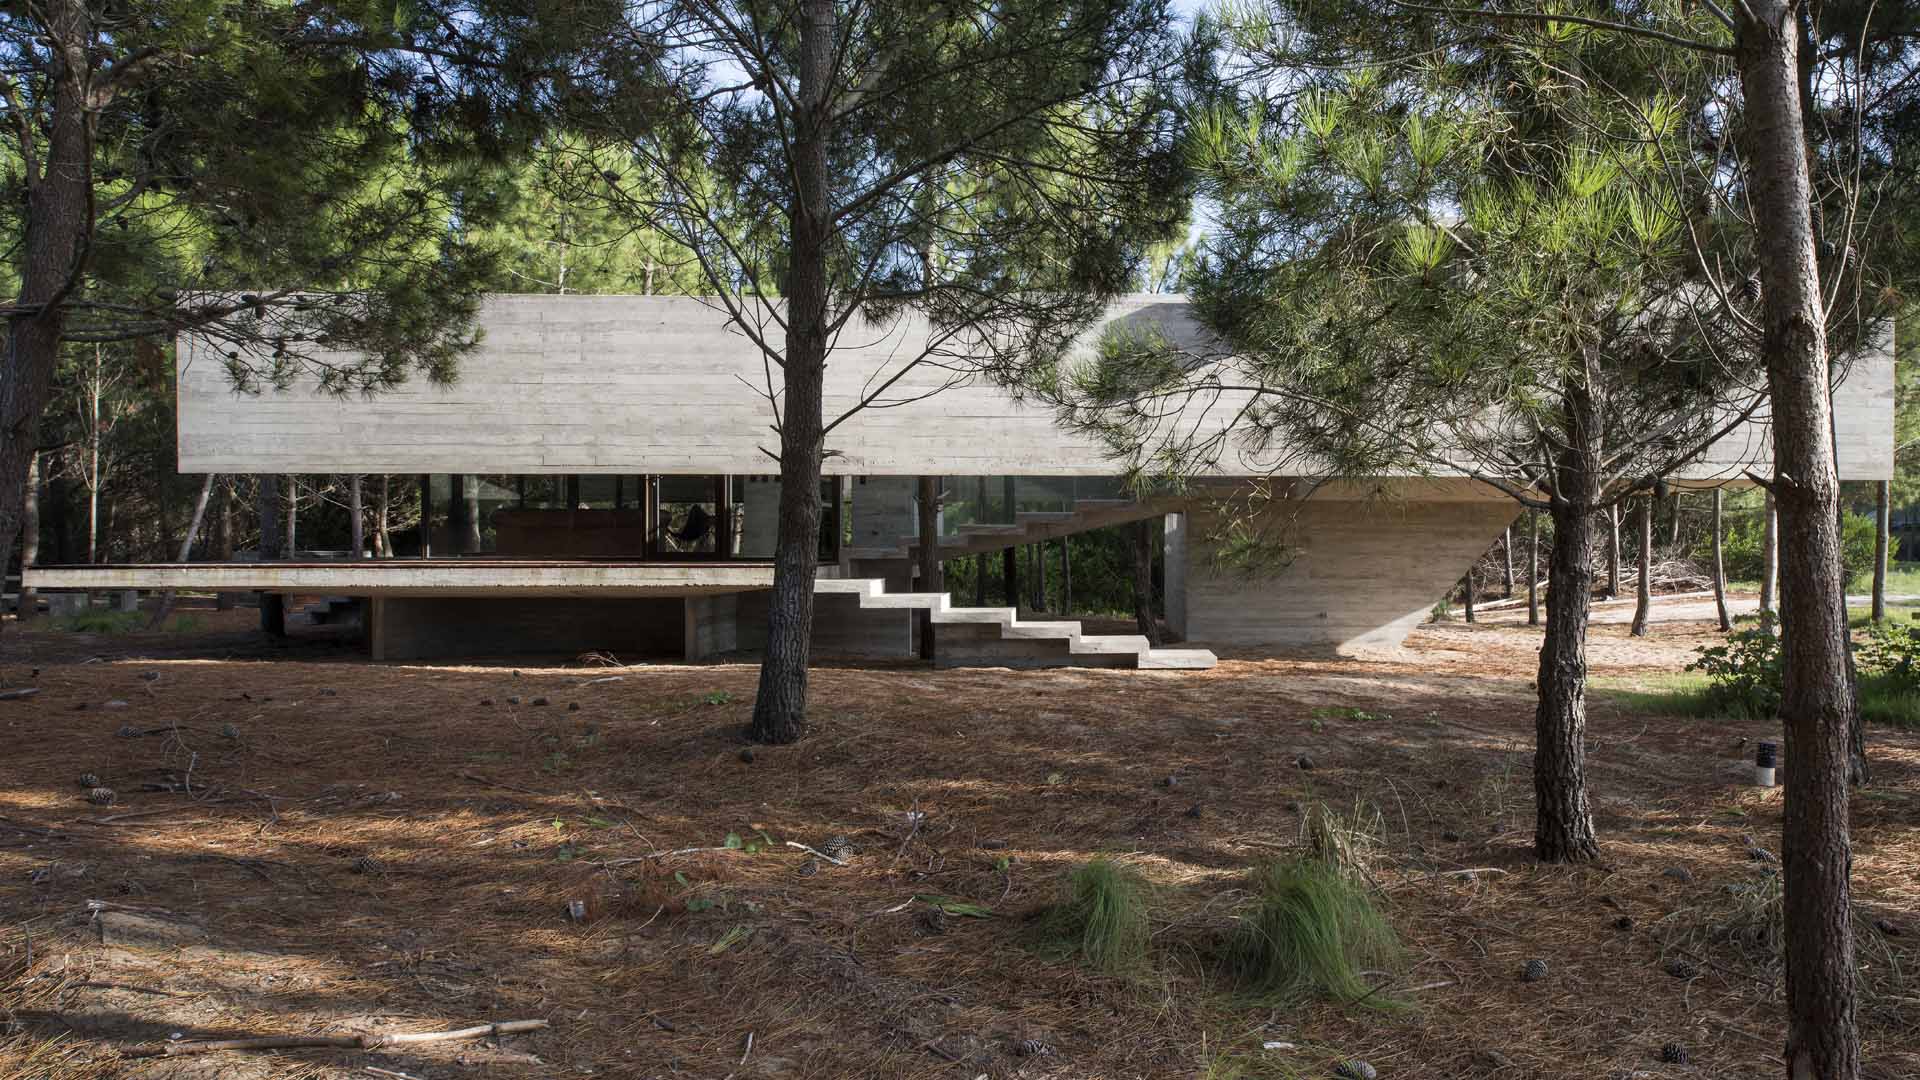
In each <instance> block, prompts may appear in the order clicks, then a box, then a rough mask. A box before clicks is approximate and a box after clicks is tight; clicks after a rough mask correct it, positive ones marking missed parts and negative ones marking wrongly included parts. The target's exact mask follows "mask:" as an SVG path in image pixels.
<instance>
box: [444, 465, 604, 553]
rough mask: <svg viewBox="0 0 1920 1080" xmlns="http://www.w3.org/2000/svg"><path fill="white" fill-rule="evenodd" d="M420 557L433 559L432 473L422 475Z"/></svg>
mask: <svg viewBox="0 0 1920 1080" xmlns="http://www.w3.org/2000/svg"><path fill="white" fill-rule="evenodd" d="M567 509H569V510H571V509H573V508H572V507H568V508H567ZM420 557H421V558H423V559H430V558H432V557H433V476H432V474H430V473H421V474H420Z"/></svg>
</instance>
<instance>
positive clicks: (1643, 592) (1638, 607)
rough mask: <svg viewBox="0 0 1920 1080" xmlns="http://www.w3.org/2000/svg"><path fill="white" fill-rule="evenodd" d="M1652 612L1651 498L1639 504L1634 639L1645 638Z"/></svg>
mask: <svg viewBox="0 0 1920 1080" xmlns="http://www.w3.org/2000/svg"><path fill="white" fill-rule="evenodd" d="M1652 611H1653V496H1651V495H1648V496H1647V497H1646V500H1645V501H1644V502H1642V503H1641V504H1640V570H1639V573H1638V574H1637V575H1635V580H1634V587H1633V628H1632V631H1631V632H1632V634H1633V636H1634V637H1646V636H1647V616H1648V615H1650V614H1652Z"/></svg>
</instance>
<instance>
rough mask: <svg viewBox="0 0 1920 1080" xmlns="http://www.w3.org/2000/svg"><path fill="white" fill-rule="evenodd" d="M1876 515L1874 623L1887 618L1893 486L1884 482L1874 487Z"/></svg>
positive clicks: (1874, 538) (1874, 535)
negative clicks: (1888, 553) (1888, 552)
mask: <svg viewBox="0 0 1920 1080" xmlns="http://www.w3.org/2000/svg"><path fill="white" fill-rule="evenodd" d="M1874 494H1875V495H1876V496H1877V499H1876V503H1877V506H1876V511H1877V512H1876V513H1875V514H1874V517H1875V519H1876V520H1875V522H1874V529H1873V621H1874V622H1884V621H1886V618H1887V549H1888V548H1889V547H1890V546H1891V545H1890V544H1889V543H1888V541H1889V540H1891V539H1892V535H1893V534H1892V529H1893V484H1892V483H1890V482H1888V481H1886V480H1882V481H1880V482H1879V483H1878V484H1876V485H1874Z"/></svg>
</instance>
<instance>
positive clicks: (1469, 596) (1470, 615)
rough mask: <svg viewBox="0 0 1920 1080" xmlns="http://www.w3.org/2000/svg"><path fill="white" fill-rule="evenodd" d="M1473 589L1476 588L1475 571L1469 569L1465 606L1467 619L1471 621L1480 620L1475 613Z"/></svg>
mask: <svg viewBox="0 0 1920 1080" xmlns="http://www.w3.org/2000/svg"><path fill="white" fill-rule="evenodd" d="M1473 590H1474V571H1472V570H1471V569H1469V570H1468V571H1467V580H1466V604H1465V607H1466V620H1467V621H1468V622H1470V623H1471V622H1478V621H1479V617H1478V616H1477V615H1475V614H1474V611H1473V602H1474V600H1475V597H1474V595H1473Z"/></svg>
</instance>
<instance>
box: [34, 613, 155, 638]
mask: <svg viewBox="0 0 1920 1080" xmlns="http://www.w3.org/2000/svg"><path fill="white" fill-rule="evenodd" d="M146 622H147V617H146V616H145V615H142V614H141V613H139V612H137V611H83V612H81V613H80V614H78V615H68V616H66V617H65V618H61V619H56V620H54V625H55V626H58V627H59V628H60V629H62V630H67V631H70V632H72V633H76V634H131V633H133V632H134V631H136V630H139V629H140V628H141V627H143V626H145V625H146Z"/></svg>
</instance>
